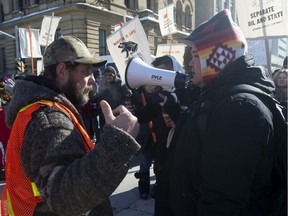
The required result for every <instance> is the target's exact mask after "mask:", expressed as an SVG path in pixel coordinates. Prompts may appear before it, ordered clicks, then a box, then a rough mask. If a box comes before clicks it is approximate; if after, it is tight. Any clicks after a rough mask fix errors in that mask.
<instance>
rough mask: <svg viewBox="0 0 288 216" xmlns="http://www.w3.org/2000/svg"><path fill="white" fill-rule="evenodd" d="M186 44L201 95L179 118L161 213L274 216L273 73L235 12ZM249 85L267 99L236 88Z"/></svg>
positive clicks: (206, 26)
mask: <svg viewBox="0 0 288 216" xmlns="http://www.w3.org/2000/svg"><path fill="white" fill-rule="evenodd" d="M183 42H184V43H185V44H187V46H188V47H189V48H190V52H191V58H190V59H189V62H188V63H187V64H186V65H189V67H187V68H191V73H190V74H191V75H192V82H193V84H194V85H195V86H197V87H199V88H200V89H201V91H200V94H199V95H198V96H197V98H196V99H195V100H194V103H192V104H191V105H189V106H187V107H186V108H185V110H182V112H181V113H180V115H179V117H178V118H177V119H176V120H175V121H174V122H175V123H176V129H175V132H174V136H173V138H172V141H171V143H170V147H169V149H170V150H169V151H170V152H169V155H168V156H167V159H166V160H165V164H163V165H162V169H161V172H160V174H158V178H159V179H161V180H162V183H163V182H166V184H165V183H163V184H161V186H162V188H160V187H159V188H157V190H159V191H160V190H161V191H162V192H163V193H162V196H161V200H158V205H156V206H155V216H164V215H165V216H183V215H190V216H200V215H201V216H211V215H214V216H216V215H219V216H220V215H221V216H231V215H235V216H236V215H237V216H263V215H270V214H271V213H273V211H272V209H271V206H272V205H271V203H272V196H275V197H277V196H278V195H279V194H277V193H276V190H274V189H273V188H274V184H272V179H274V180H275V179H276V176H275V174H274V168H273V160H274V158H275V157H276V156H275V155H274V153H273V152H274V150H275V143H274V141H273V140H274V138H273V136H274V133H275V131H274V126H273V122H272V119H273V113H272V111H271V110H272V108H271V107H269V106H268V103H267V101H266V99H267V100H268V99H269V100H270V99H271V100H272V101H273V99H272V98H271V97H270V96H269V94H271V93H272V92H273V91H274V89H275V87H274V83H273V81H272V79H271V77H270V74H269V73H268V72H267V71H266V70H265V69H264V67H261V66H255V65H254V60H253V56H252V55H250V54H248V53H247V50H248V49H247V48H248V47H247V42H246V39H245V37H244V36H243V33H242V31H241V29H240V28H239V27H238V26H237V25H236V24H235V23H234V21H233V20H232V18H231V13H230V11H229V10H223V11H220V12H219V13H217V14H216V15H215V16H213V17H212V18H211V19H209V20H208V21H206V22H204V23H202V24H201V25H199V26H198V27H196V29H195V30H194V31H193V32H192V33H191V34H190V35H189V36H187V37H186V38H185V39H184V40H183ZM243 85H245V86H246V87H247V86H248V88H252V89H257V90H258V91H261V92H263V94H266V96H265V98H264V96H263V97H261V96H259V95H256V94H253V93H247V92H245V91H242V92H236V91H234V89H235V88H236V87H238V88H242V86H243ZM267 95H268V96H267ZM270 108H271V109H270ZM168 114H169V113H168ZM276 181H278V179H276ZM159 186H160V185H159ZM286 189H287V188H286ZM281 190H282V191H284V193H285V191H286V190H285V188H284V187H283V188H282V189H281ZM284 203H286V204H284V205H287V201H286V202H284ZM280 204H282V203H280ZM286 207H287V206H286ZM283 209H284V211H285V206H284V208H283Z"/></svg>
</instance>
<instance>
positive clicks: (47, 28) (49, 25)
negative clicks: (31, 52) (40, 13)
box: [39, 16, 62, 46]
mask: <svg viewBox="0 0 288 216" xmlns="http://www.w3.org/2000/svg"><path fill="white" fill-rule="evenodd" d="M61 18H62V17H57V16H44V18H43V20H42V25H41V31H40V36H39V44H40V45H41V46H48V45H49V44H50V43H52V42H53V41H54V37H55V32H56V30H57V27H58V24H59V22H60V20H61Z"/></svg>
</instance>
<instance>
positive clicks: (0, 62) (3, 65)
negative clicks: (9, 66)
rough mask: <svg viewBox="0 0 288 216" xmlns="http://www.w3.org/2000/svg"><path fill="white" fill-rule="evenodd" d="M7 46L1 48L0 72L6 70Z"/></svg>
mask: <svg viewBox="0 0 288 216" xmlns="http://www.w3.org/2000/svg"><path fill="white" fill-rule="evenodd" d="M5 56H6V55H5V48H0V73H1V74H3V73H5V71H6V58H5Z"/></svg>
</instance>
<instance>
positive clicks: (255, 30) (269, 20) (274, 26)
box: [235, 0, 288, 39]
mask: <svg viewBox="0 0 288 216" xmlns="http://www.w3.org/2000/svg"><path fill="white" fill-rule="evenodd" d="M235 8H236V12H237V15H238V21H239V26H240V28H241V30H242V31H243V33H244V36H245V37H246V38H247V39H255V38H261V37H282V36H284V37H287V35H288V15H287V14H288V3H287V0H273V1H263V0H250V1H240V0H237V1H236V7H235Z"/></svg>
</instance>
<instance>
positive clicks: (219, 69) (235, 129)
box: [0, 10, 288, 216]
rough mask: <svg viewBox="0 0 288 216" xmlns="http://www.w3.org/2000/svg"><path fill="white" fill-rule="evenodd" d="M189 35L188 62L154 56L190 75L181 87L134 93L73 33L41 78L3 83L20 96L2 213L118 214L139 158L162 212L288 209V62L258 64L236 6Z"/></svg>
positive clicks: (12, 106) (144, 184)
mask: <svg viewBox="0 0 288 216" xmlns="http://www.w3.org/2000/svg"><path fill="white" fill-rule="evenodd" d="M182 42H183V43H184V44H186V45H187V47H186V49H185V54H184V62H181V63H179V62H177V61H176V59H175V58H174V57H173V56H169V55H165V56H161V57H157V58H156V59H155V60H154V61H153V62H152V66H154V67H155V68H161V69H165V70H171V71H174V72H177V73H185V74H187V76H188V77H189V80H190V82H189V83H188V85H187V86H186V87H185V88H181V89H175V88H173V87H171V86H168V87H167V86H155V85H143V86H140V87H139V88H137V89H129V88H128V87H127V86H126V85H125V83H124V82H123V81H122V80H121V77H120V76H119V73H118V71H117V68H114V67H111V66H108V67H106V68H105V69H104V71H101V70H99V67H100V66H103V65H105V63H106V61H105V60H103V59H101V58H98V57H95V56H92V55H91V54H90V52H89V51H88V48H87V47H86V45H85V44H84V43H83V42H82V41H81V40H79V39H78V38H76V37H73V36H61V37H60V38H59V39H58V40H56V41H54V42H53V43H51V44H50V45H49V46H48V47H47V50H46V52H45V55H44V59H43V60H44V67H45V69H44V72H43V74H42V75H40V76H26V77H24V78H23V79H21V80H17V82H16V84H15V86H14V84H13V85H11V83H10V84H9V83H8V82H7V81H6V83H3V86H5V85H7V87H6V90H5V91H9V88H8V87H11V89H10V90H11V97H10V98H9V99H8V100H7V104H6V105H5V107H4V109H2V107H1V110H0V111H1V113H2V111H3V113H4V111H5V122H6V125H7V126H8V127H7V129H8V131H9V145H7V148H6V145H5V149H4V147H3V149H4V150H3V151H5V153H6V154H4V155H2V161H4V160H3V157H4V158H6V167H5V178H6V186H5V189H4V192H3V195H2V200H1V211H2V215H3V216H4V215H11V214H12V215H89V216H94V215H95V216H96V215H102V216H106V215H107V216H109V215H113V211H112V207H111V204H110V200H109V196H110V195H111V194H112V193H113V191H114V190H115V189H116V188H117V186H118V185H119V184H120V182H121V181H122V180H123V178H124V177H125V175H126V174H127V171H128V169H129V162H130V161H131V160H132V158H133V157H134V156H135V155H136V154H139V156H140V157H139V158H140V161H139V163H140V169H139V171H138V172H137V173H136V174H135V177H136V178H137V179H139V184H138V189H139V194H140V197H141V198H142V199H148V197H149V195H150V192H151V196H152V197H153V198H154V199H155V216H185V215H191V216H200V215H201V216H206V215H207V216H208V215H209V216H210V215H227V216H228V215H237V216H258V215H259V216H262V215H274V214H275V215H276V213H277V215H281V216H282V215H284V213H285V212H287V184H286V188H285V186H284V187H283V188H281V190H282V191H285V190H286V193H285V194H286V199H285V197H279V196H280V195H279V194H278V193H276V190H274V187H275V182H276V184H277V178H278V176H276V175H275V172H276V171H275V170H274V166H275V165H274V162H275V160H276V159H278V158H277V157H278V155H276V153H274V152H275V149H276V147H275V146H277V143H275V139H274V137H275V134H276V129H275V127H274V121H273V118H274V114H275V113H273V110H272V108H271V107H270V103H268V102H267V100H266V99H265V98H266V97H269V98H271V99H272V97H273V98H274V99H276V100H277V101H278V102H279V104H281V105H282V106H283V107H284V108H283V110H285V107H286V111H287V73H288V69H287V57H286V59H285V60H284V62H283V68H281V69H279V70H277V71H274V72H273V74H269V73H267V70H266V69H265V68H264V67H261V66H257V65H255V62H254V59H253V55H251V54H249V53H248V45H247V41H246V39H245V37H244V35H243V33H242V31H241V29H240V28H239V27H238V26H237V25H236V24H235V23H234V21H233V20H232V18H231V14H230V11H229V10H223V11H220V12H219V13H217V14H216V15H215V16H213V17H212V18H211V19H209V20H207V21H206V22H204V23H202V24H201V25H199V26H198V27H196V28H195V29H194V30H193V31H192V33H191V34H190V35H189V36H187V37H186V38H185V39H183V40H182ZM181 65H183V68H182V66H181ZM243 86H244V87H243ZM247 89H249V90H250V89H257V92H261V94H263V95H265V96H266V97H265V98H264V96H263V97H262V96H259V94H254V93H253V91H247ZM269 95H270V96H269ZM277 101H276V102H275V103H278V102H277ZM284 114H285V113H284ZM286 119H287V112H286ZM1 122H4V120H1ZM1 127H2V126H1ZM1 133H2V129H1ZM0 139H2V136H0ZM0 141H1V143H3V141H2V140H0ZM6 143H7V140H6ZM0 147H1V146H0ZM286 149H287V148H286ZM1 151H2V149H1ZM0 159H1V158H0ZM286 160H287V152H286ZM0 164H1V163H0ZM152 164H153V166H154V169H153V170H154V173H155V176H156V183H155V185H154V186H153V188H152V190H151V188H150V167H151V166H152ZM3 165H4V162H3ZM2 168H3V167H2ZM286 180H287V179H286ZM274 199H277V200H278V205H275V206H277V209H275V208H276V207H275V206H274V205H272V204H273V203H274ZM279 200H280V201H279ZM280 202H281V203H280ZM279 203H280V204H279Z"/></svg>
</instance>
